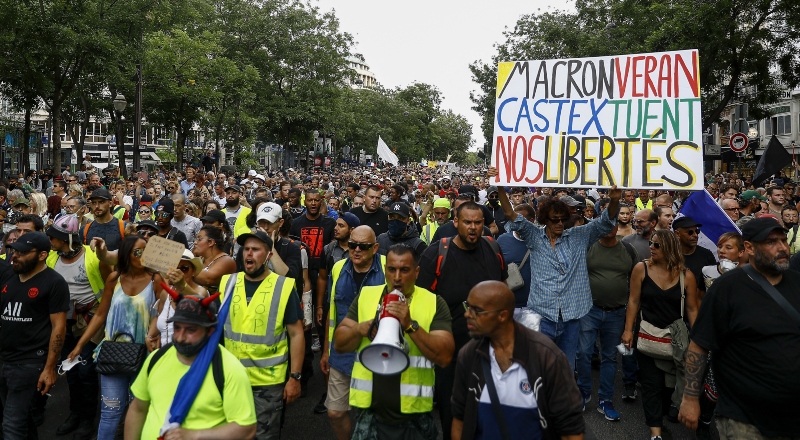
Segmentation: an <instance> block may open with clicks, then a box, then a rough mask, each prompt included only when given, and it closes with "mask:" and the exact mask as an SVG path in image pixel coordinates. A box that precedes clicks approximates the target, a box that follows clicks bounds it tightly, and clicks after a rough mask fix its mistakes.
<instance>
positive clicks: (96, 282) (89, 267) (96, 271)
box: [45, 244, 105, 301]
mask: <svg viewBox="0 0 800 440" xmlns="http://www.w3.org/2000/svg"><path fill="white" fill-rule="evenodd" d="M83 252H84V254H85V255H86V256H85V257H84V264H85V265H86V275H87V276H88V277H89V285H90V286H92V291H93V292H94V296H95V298H97V300H98V301H100V299H101V298H102V297H103V288H104V287H105V280H104V279H103V275H102V274H101V273H100V260H99V259H98V258H97V254H95V253H94V252H92V248H90V247H89V245H86V244H85V245H83ZM57 261H58V252H56V251H50V253H49V254H47V260H45V264H47V267H49V268H50V269H54V268H55V267H56V262H57Z"/></svg>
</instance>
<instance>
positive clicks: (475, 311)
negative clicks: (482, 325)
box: [462, 301, 502, 316]
mask: <svg viewBox="0 0 800 440" xmlns="http://www.w3.org/2000/svg"><path fill="white" fill-rule="evenodd" d="M462 304H463V305H464V310H465V311H466V312H467V313H472V314H473V315H475V316H478V315H483V314H486V313H494V312H502V310H481V309H479V308H476V307H475V306H472V305H470V304H469V303H468V302H466V301H464V302H463V303H462Z"/></svg>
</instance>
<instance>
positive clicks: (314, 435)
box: [39, 355, 695, 440]
mask: <svg viewBox="0 0 800 440" xmlns="http://www.w3.org/2000/svg"><path fill="white" fill-rule="evenodd" d="M318 361H319V355H316V356H315V362H314V364H315V375H314V377H312V378H311V381H310V382H309V392H308V397H306V398H304V399H300V400H299V401H297V402H295V403H293V404H292V405H290V406H289V408H288V409H287V410H286V423H285V425H284V428H283V438H284V439H288V440H307V439H332V438H333V434H332V432H331V430H330V428H329V425H328V421H327V416H325V415H324V414H314V413H313V411H312V409H313V407H314V405H316V403H317V400H318V399H319V396H321V395H322V392H323V389H324V380H323V377H322V374H321V373H320V372H319V362H318ZM593 374H594V379H595V384H597V383H598V381H599V380H598V375H599V372H598V371H593ZM621 378H622V373H621V372H619V374H617V390H621V389H622V379H621ZM51 394H52V395H53V397H52V398H50V400H49V402H48V404H47V413H46V418H45V423H44V425H42V426H41V427H40V428H39V438H40V439H42V440H50V439H69V438H72V437H71V435H69V436H63V437H56V435H55V432H56V428H57V427H58V425H59V424H60V423H61V422H62V421H63V420H64V419H66V417H67V415H68V413H69V402H68V397H67V382H66V380H65V378H63V377H62V378H61V379H60V380H59V381H58V384H57V386H56V388H55V389H54V390H53V392H52V393H51ZM614 406H615V407H616V408H617V410H618V411H619V412H620V414H621V415H622V419H621V420H620V421H619V422H609V421H607V420H605V419H604V418H603V415H602V414H600V413H598V412H597V410H596V408H597V389H596V388H595V390H594V394H593V395H592V401H591V402H590V403H589V404H588V405H587V407H586V413H585V415H584V417H585V419H586V425H587V427H588V430H587V435H586V439H587V440H592V439H598V440H645V439H649V438H650V437H649V431H648V429H647V427H646V426H645V425H644V415H643V414H642V402H641V400H639V399H637V400H636V401H635V402H631V403H628V402H623V401H622V399H621V398H620V397H619V393H617V396H616V398H615V399H614ZM434 418H435V419H436V420H438V414H437V415H434ZM694 438H695V436H694V433H692V432H690V431H689V430H687V429H686V428H685V427H683V426H682V425H679V424H674V423H669V422H666V423H665V433H664V440H669V439H675V440H692V439H694Z"/></svg>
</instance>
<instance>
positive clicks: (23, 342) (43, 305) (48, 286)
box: [0, 267, 69, 364]
mask: <svg viewBox="0 0 800 440" xmlns="http://www.w3.org/2000/svg"><path fill="white" fill-rule="evenodd" d="M0 309H2V311H3V312H2V313H3V314H2V324H1V325H0V361H2V362H4V363H10V364H44V363H45V362H47V351H48V350H49V347H50V333H51V332H52V328H53V327H52V325H51V324H50V315H52V314H55V313H60V312H66V311H67V310H69V285H67V282H66V281H64V278H63V277H62V276H61V275H59V273H58V272H56V271H54V270H53V269H50V268H49V267H48V268H45V269H44V270H43V271H42V272H39V273H38V274H36V275H34V276H33V278H31V279H29V280H28V281H25V282H24V283H23V282H21V281H20V280H19V276H17V275H16V274H15V275H14V276H12V277H11V278H9V279H8V280H7V281H6V282H5V283H3V288H2V289H0Z"/></svg>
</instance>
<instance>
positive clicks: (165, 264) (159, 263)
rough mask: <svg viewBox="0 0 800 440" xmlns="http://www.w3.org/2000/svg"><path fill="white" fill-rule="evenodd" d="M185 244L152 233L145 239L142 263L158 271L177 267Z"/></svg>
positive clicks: (167, 270)
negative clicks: (145, 244)
mask: <svg viewBox="0 0 800 440" xmlns="http://www.w3.org/2000/svg"><path fill="white" fill-rule="evenodd" d="M184 250H186V246H184V245H183V244H181V243H178V242H177V241H172V240H167V239H166V238H163V237H159V236H158V235H154V236H152V237H150V239H149V240H147V246H145V248H144V253H142V264H144V265H145V267H149V268H151V269H155V270H157V271H159V272H163V273H166V272H169V271H170V270H172V269H175V268H177V267H178V263H179V262H180V261H181V256H183V251H184Z"/></svg>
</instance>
